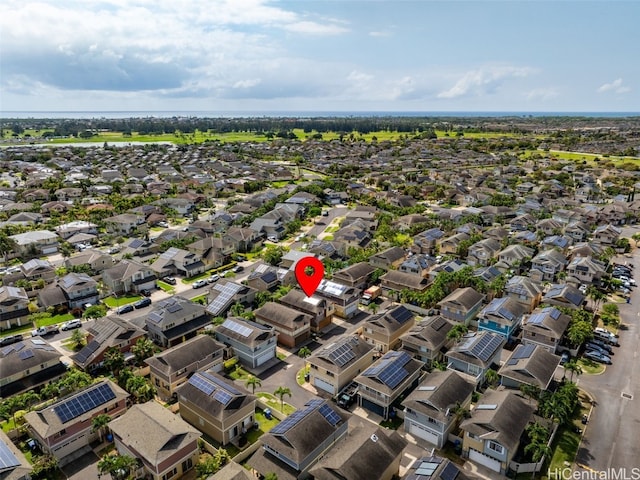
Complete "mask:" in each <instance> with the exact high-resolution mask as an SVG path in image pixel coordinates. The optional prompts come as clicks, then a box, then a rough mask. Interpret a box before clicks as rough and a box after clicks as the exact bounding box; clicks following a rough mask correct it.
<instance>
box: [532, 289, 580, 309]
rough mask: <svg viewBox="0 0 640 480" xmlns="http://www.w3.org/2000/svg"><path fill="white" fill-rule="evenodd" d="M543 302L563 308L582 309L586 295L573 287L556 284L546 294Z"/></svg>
mask: <svg viewBox="0 0 640 480" xmlns="http://www.w3.org/2000/svg"><path fill="white" fill-rule="evenodd" d="M542 302H543V303H547V304H549V305H559V306H561V307H569V308H580V307H582V305H583V304H584V303H585V295H583V294H582V293H581V292H580V290H578V289H577V288H576V287H574V286H573V285H569V284H554V285H551V286H550V287H549V290H548V291H547V293H545V294H544V296H543V297H542Z"/></svg>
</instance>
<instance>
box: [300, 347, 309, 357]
mask: <svg viewBox="0 0 640 480" xmlns="http://www.w3.org/2000/svg"><path fill="white" fill-rule="evenodd" d="M309 355H311V350H310V349H309V347H302V348H301V349H300V350H298V356H299V357H300V358H307V357H308V356H309Z"/></svg>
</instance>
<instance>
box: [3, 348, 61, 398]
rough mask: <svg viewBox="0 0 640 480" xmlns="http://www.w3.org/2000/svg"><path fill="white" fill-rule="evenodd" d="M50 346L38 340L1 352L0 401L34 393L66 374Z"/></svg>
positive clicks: (57, 353) (55, 351) (59, 357)
mask: <svg viewBox="0 0 640 480" xmlns="http://www.w3.org/2000/svg"><path fill="white" fill-rule="evenodd" d="M60 359H61V356H60V352H58V351H57V350H56V349H55V348H54V347H53V346H51V345H50V344H49V343H47V342H46V341H45V340H43V339H42V338H39V337H32V338H26V339H24V340H22V341H21V342H18V343H14V344H11V345H7V346H6V347H2V349H0V372H1V375H0V397H2V398H9V397H10V396H11V395H15V394H17V393H22V392H25V391H27V390H33V389H34V388H36V387H39V386H41V385H43V384H45V383H47V382H51V381H54V380H56V379H58V378H59V377H60V376H62V375H63V374H64V372H66V371H67V367H66V366H65V365H64V364H63V363H62V362H61V361H60Z"/></svg>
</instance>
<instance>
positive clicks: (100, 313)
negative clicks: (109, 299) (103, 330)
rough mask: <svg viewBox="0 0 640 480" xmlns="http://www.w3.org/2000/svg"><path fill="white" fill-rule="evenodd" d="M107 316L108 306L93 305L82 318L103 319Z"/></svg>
mask: <svg viewBox="0 0 640 480" xmlns="http://www.w3.org/2000/svg"><path fill="white" fill-rule="evenodd" d="M106 314H107V306H106V305H91V306H90V307H88V308H87V309H86V310H85V311H84V313H83V314H82V316H83V317H84V318H92V319H96V318H102V317H104V316H105V315H106Z"/></svg>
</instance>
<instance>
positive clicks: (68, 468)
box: [62, 452, 99, 480]
mask: <svg viewBox="0 0 640 480" xmlns="http://www.w3.org/2000/svg"><path fill="white" fill-rule="evenodd" d="M97 465H98V456H97V455H96V454H95V453H93V452H89V453H87V454H85V455H83V456H82V457H80V458H78V459H76V460H74V461H73V462H71V463H70V464H68V465H65V466H64V467H62V471H63V473H64V474H65V475H66V477H67V479H68V480H89V479H97V478H99V477H98V467H97Z"/></svg>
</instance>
